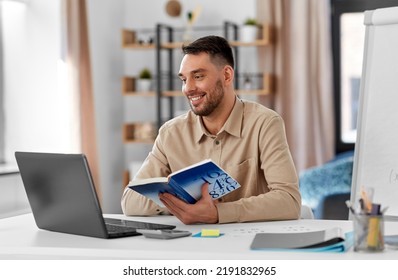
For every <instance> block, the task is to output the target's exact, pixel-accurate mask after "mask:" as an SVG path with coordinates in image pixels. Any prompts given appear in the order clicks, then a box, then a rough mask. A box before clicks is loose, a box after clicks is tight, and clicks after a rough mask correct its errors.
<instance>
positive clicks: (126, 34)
mask: <svg viewBox="0 0 398 280" xmlns="http://www.w3.org/2000/svg"><path fill="white" fill-rule="evenodd" d="M122 47H123V48H133V49H154V48H156V45H155V44H140V43H139V42H138V41H137V33H136V32H135V31H133V30H127V29H123V30H122Z"/></svg>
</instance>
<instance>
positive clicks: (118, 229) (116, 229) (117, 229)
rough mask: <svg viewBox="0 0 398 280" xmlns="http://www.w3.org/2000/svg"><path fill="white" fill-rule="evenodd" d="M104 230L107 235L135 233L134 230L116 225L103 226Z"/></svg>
mask: <svg viewBox="0 0 398 280" xmlns="http://www.w3.org/2000/svg"><path fill="white" fill-rule="evenodd" d="M105 225H106V229H107V230H108V233H110V234H112V233H130V232H136V229H135V228H131V227H125V226H117V225H112V224H105Z"/></svg>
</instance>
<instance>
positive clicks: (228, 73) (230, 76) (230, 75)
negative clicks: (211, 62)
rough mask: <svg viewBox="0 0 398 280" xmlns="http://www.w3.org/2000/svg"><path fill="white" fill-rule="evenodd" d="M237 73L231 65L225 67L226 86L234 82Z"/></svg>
mask: <svg viewBox="0 0 398 280" xmlns="http://www.w3.org/2000/svg"><path fill="white" fill-rule="evenodd" d="M234 76H235V71H234V69H233V68H232V67H231V66H230V65H226V66H224V84H225V85H226V86H227V85H230V84H232V83H233V82H234Z"/></svg>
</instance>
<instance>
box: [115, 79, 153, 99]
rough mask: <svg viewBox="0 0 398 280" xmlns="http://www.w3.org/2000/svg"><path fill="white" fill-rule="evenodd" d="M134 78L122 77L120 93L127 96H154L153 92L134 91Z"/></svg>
mask: <svg viewBox="0 0 398 280" xmlns="http://www.w3.org/2000/svg"><path fill="white" fill-rule="evenodd" d="M136 81H137V79H136V78H135V77H123V78H122V93H123V95H126V96H127V95H128V96H155V95H156V92H155V91H137V90H136Z"/></svg>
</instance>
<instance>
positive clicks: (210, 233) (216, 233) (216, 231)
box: [201, 229, 220, 236]
mask: <svg viewBox="0 0 398 280" xmlns="http://www.w3.org/2000/svg"><path fill="white" fill-rule="evenodd" d="M201 235H202V236H220V230H219V229H202V233H201Z"/></svg>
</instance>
